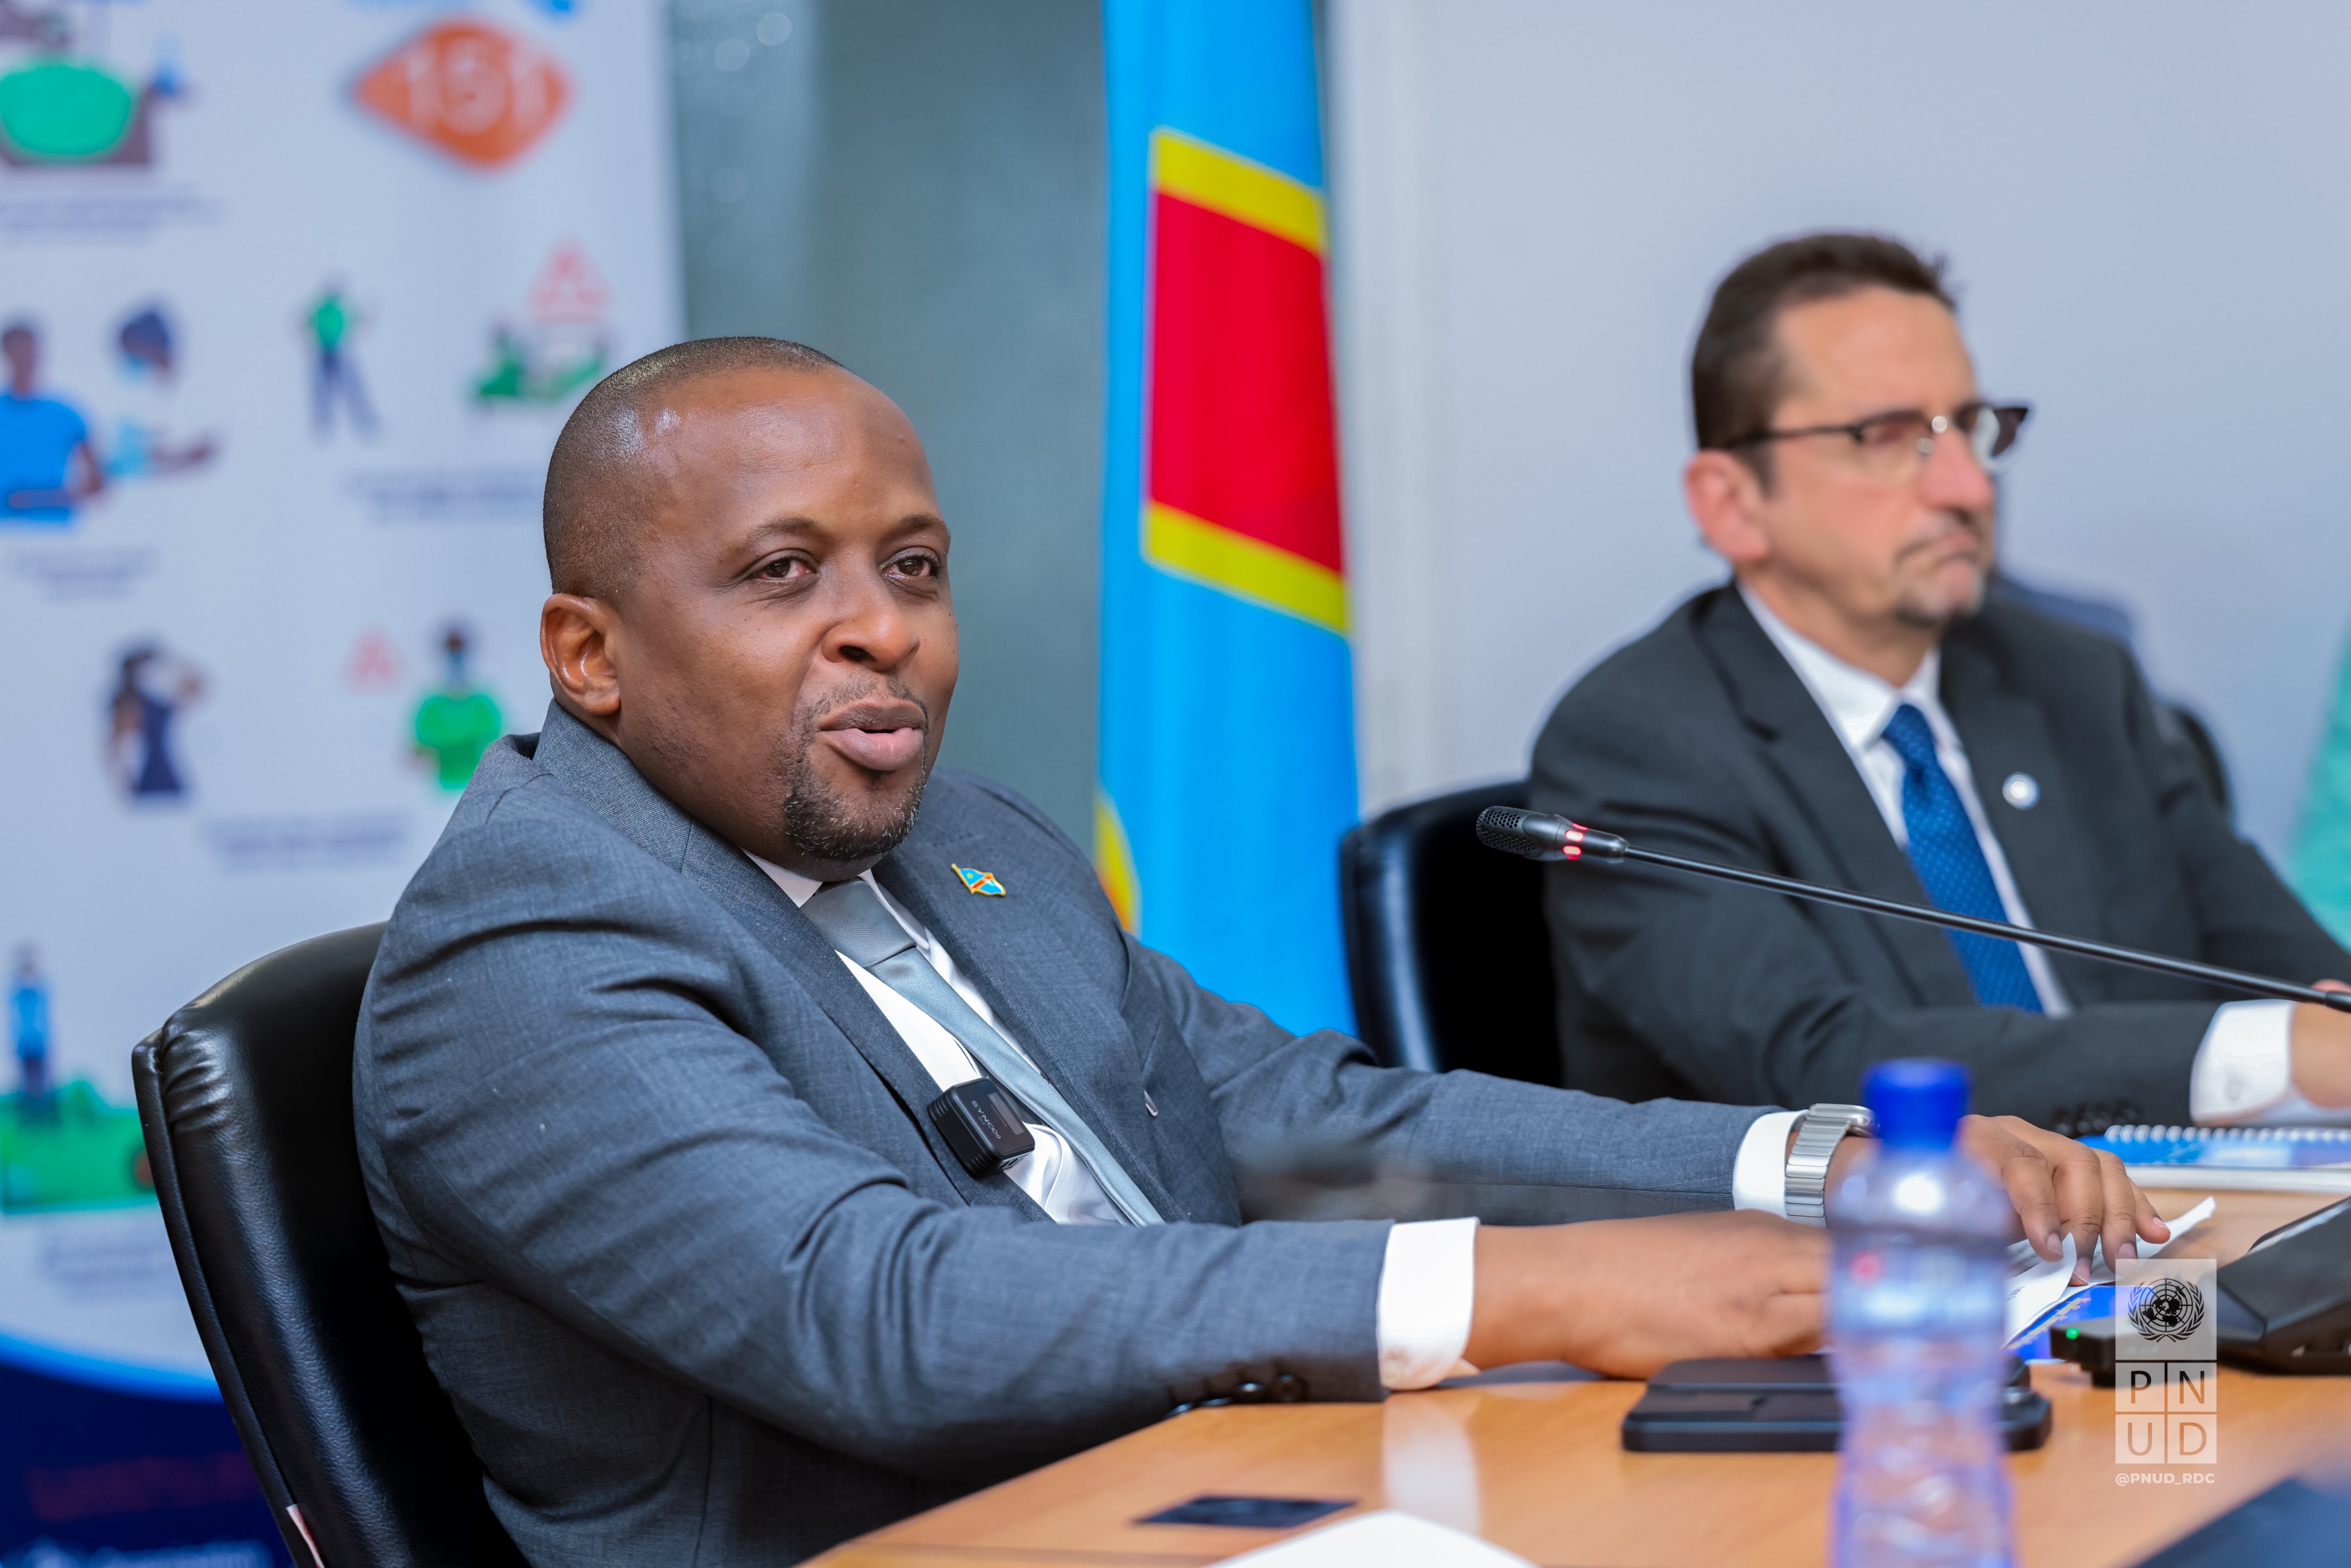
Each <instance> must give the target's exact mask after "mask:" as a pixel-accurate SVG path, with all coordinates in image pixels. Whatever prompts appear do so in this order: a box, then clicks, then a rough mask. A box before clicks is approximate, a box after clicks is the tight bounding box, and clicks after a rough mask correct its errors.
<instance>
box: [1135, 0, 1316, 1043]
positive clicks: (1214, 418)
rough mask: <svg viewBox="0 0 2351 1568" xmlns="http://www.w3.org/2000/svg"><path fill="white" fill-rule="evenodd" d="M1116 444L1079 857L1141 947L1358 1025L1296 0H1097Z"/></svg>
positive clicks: (1227, 982)
mask: <svg viewBox="0 0 2351 1568" xmlns="http://www.w3.org/2000/svg"><path fill="white" fill-rule="evenodd" d="M1104 13H1105V15H1104V22H1105V26H1104V46H1105V54H1106V56H1107V58H1108V65H1109V76H1110V80H1109V107H1110V138H1111V142H1110V205H1111V235H1110V379H1109V387H1108V392H1109V399H1108V401H1109V439H1108V442H1107V446H1106V465H1105V468H1106V473H1105V479H1104V486H1103V498H1102V741H1101V746H1102V765H1101V789H1100V793H1099V794H1098V795H1097V797H1096V800H1095V807H1094V863H1095V865H1096V866H1097V867H1098V868H1099V869H1100V871H1101V873H1102V885H1103V886H1104V887H1105V888H1107V889H1108V890H1109V892H1110V894H1111V899H1112V901H1113V903H1114V904H1117V906H1118V909H1119V914H1120V916H1121V917H1122V918H1123V920H1124V921H1125V922H1126V925H1127V926H1128V928H1129V929H1131V930H1133V931H1134V932H1135V933H1136V934H1137V935H1139V936H1141V937H1142V939H1143V940H1144V942H1146V943H1148V944H1149V945H1151V946H1154V947H1156V948H1159V949H1160V950H1162V951H1163V952H1165V953H1167V954H1169V955H1171V956H1174V957H1175V958H1177V959H1178V960H1180V961H1181V962H1183V963H1184V964H1185V965H1186V967H1188V968H1190V970H1191V971H1192V973H1193V975H1194V976H1195V977H1197V978H1198V979H1199V980H1200V982H1201V983H1202V984H1203V985H1206V986H1207V987H1208V988H1210V989H1212V990H1215V991H1217V992H1220V993H1221V994H1223V995H1224V996H1226V997H1228V998H1232V999H1234V1000H1236V1001H1245V1002H1250V1003H1253V1004H1255V1005H1257V1006H1259V1007H1261V1008H1263V1009H1266V1010H1267V1011H1268V1012H1270V1013H1271V1014H1272V1015H1273V1017H1274V1018H1275V1019H1278V1020H1279V1021H1280V1022H1281V1023H1282V1024H1284V1025H1285V1026H1287V1027H1288V1028H1290V1029H1292V1030H1311V1029H1317V1028H1322V1027H1326V1026H1328V1027H1334V1028H1348V1027H1351V1019H1352V1017H1353V1009H1351V1008H1350V1006H1349V1004H1348V999H1347V977H1346V961H1345V957H1344V955H1343V951H1342V947H1341V941H1340V933H1339V902H1338V847H1339V838H1340V835H1341V834H1343V833H1344V832H1345V831H1347V829H1348V828H1349V827H1351V826H1352V825H1353V823H1354V821H1355V814H1356V796H1355V737H1354V686H1353V671H1352V668H1351V662H1350V660H1349V657H1348V651H1347V588H1346V575H1345V562H1344V559H1343V550H1342V548H1341V540H1340V528H1339V470H1338V448H1337V441H1336V432H1335V421H1334V419H1333V417H1332V392H1331V355H1330V344H1329V331H1328V328H1327V315H1326V311H1325V307H1324V300H1323V259H1324V254H1325V248H1326V245H1325V233H1326V230H1325V223H1324V214H1323V198H1322V134H1321V124H1320V115H1319V112H1318V110H1317V104H1316V95H1315V72H1314V34H1313V23H1312V18H1311V12H1310V9H1309V0H1106V3H1105V6H1104Z"/></svg>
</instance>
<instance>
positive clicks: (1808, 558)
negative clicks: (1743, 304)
mask: <svg viewBox="0 0 2351 1568" xmlns="http://www.w3.org/2000/svg"><path fill="white" fill-rule="evenodd" d="M1778 333H1779V343H1780V349H1781V352H1782V354H1783V355H1784V357H1785V361H1786V364H1787V369H1788V386H1789V392H1788V394H1787V396H1786V398H1785V399H1784V400H1783V401H1782V403H1781V404H1780V408H1779V410H1778V412H1777V413H1775V414H1774V415H1773V417H1772V421H1771V425H1772V428H1773V429H1775V430H1792V429H1799V428H1802V427H1804V426H1808V425H1821V424H1846V423H1852V422H1853V421H1855V420H1858V419H1865V418H1867V417H1868V416H1870V415H1871V414H1876V413H1894V412H1896V411H1899V410H1905V409H1912V410H1917V411H1919V412H1921V413H1926V414H1928V415H1930V416H1932V415H1935V414H1949V413H1953V412H1954V411H1956V410H1957V409H1959V406H1960V405H1961V404H1963V403H1966V402H1970V401H1972V400H1973V399H1974V398H1975V396H1976V378H1975V367H1974V366H1973V365H1972V364H1970V362H1969V360H1968V350H1967V345H1966V344H1965V343H1964V342H1962V341H1961V340H1960V339H1959V322H1958V321H1957V320H1956V319H1954V318H1953V317H1952V315H1951V313H1950V312H1949V310H1946V309H1945V308H1943V307H1942V306H1941V305H1940V304H1938V303H1937V302H1936V301H1935V300H1933V299H1929V298H1925V297H1924V296H1921V295H1915V294H1902V293H1896V291H1894V290H1892V289H1888V288H1865V289H1863V290H1861V291H1860V292H1858V293H1855V294H1849V295H1846V296H1844V298H1837V299H1825V300H1818V301H1814V302H1813V303H1810V304H1805V305H1799V306H1796V307H1794V308H1792V309H1789V310H1786V311H1783V312H1782V314H1781V317H1780V320H1779V328H1778ZM1769 461H1770V463H1771V485H1770V486H1769V488H1768V490H1767V491H1766V492H1765V493H1764V494H1763V495H1762V496H1761V498H1760V499H1759V501H1758V502H1757V505H1756V509H1755V520H1756V522H1757V524H1758V525H1759V527H1760V528H1761V530H1762V532H1763V534H1764V535H1765V536H1766V538H1768V540H1769V545H1770V555H1771V562H1770V568H1771V570H1773V571H1775V572H1778V573H1781V574H1782V575H1784V576H1785V577H1786V578H1788V579H1790V580H1792V581H1793V582H1794V583H1796V584H1799V585H1801V586H1802V588H1803V589H1804V590H1806V591H1809V592H1810V593H1811V594H1813V595H1816V596H1818V597H1819V598H1821V599H1823V600H1825V601H1828V602H1829V604H1830V605H1832V606H1834V609H1835V610H1836V611H1837V612H1839V613H1840V614H1841V615H1842V616H1844V618H1845V619H1847V620H1848V621H1850V622H1855V623H1857V624H1859V623H1868V622H1883V621H1886V620H1887V619H1892V620H1895V621H1899V622H1904V623H1907V624H1908V625H1912V626H1917V627H1925V628H1931V629H1935V630H1940V629H1942V628H1944V627H1947V626H1949V624H1950V623H1951V622H1954V621H1958V620H1960V619H1962V618H1964V617H1966V616H1968V615H1970V614H1972V613H1974V612H1975V611H1976V610H1977V609H1978V608H1979V607H1980V605H1981V604H1982V602H1983V593H1984V584H1985V580H1986V579H1987V578H1988V577H1989V576H1990V575H1991V567H1992V546H1993V502H1994V495H1993V490H1992V483H1991V476H1990V475H1988V474H1986V473H1985V472H1984V470H1983V466H1982V465H1981V464H1980V463H1979V462H1978V461H1977V460H1976V456H1975V454H1974V452H1973V450H1972V449H1971V448H1970V446H1969V444H1968V442H1967V439H1966V437H1965V436H1964V435H1963V434H1958V433H1953V434H1948V435H1944V436H1940V437H1938V438H1937V440H1936V442H1935V444H1934V451H1933V454H1932V455H1930V456H1928V458H1927V459H1926V460H1925V461H1924V462H1923V463H1922V464H1920V465H1918V466H1917V472H1916V473H1915V474H1914V475H1912V476H1907V477H1904V478H1900V479H1893V480H1889V479H1886V478H1882V477H1876V476H1873V475H1872V474H1871V473H1870V472H1868V471H1867V470H1866V467H1865V465H1864V463H1863V462H1862V461H1861V460H1860V454H1859V452H1858V451H1857V450H1856V448H1855V445H1854V444H1853V442H1852V441H1850V440H1849V439H1847V438H1845V437H1844V436H1842V435H1818V436H1806V437H1803V438H1802V439H1799V440H1794V441H1780V442H1774V443H1772V444H1771V457H1770V459H1769Z"/></svg>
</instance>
